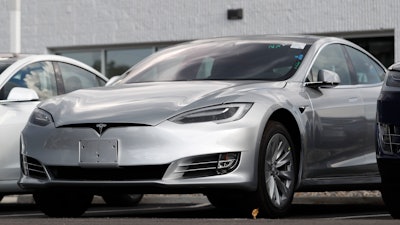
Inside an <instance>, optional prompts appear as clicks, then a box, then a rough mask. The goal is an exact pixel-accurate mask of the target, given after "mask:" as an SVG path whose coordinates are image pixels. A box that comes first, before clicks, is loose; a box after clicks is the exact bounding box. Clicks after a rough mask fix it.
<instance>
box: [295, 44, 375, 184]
mask: <svg viewBox="0 0 400 225" xmlns="http://www.w3.org/2000/svg"><path fill="white" fill-rule="evenodd" d="M320 70H330V71H333V72H335V73H337V74H338V75H339V77H340V80H341V82H340V84H339V85H338V86H335V87H328V88H324V87H319V88H311V87H307V88H306V92H307V94H308V95H309V98H310V102H311V107H312V113H310V114H309V117H310V118H309V121H311V127H310V129H309V130H310V131H311V132H309V133H308V134H307V138H308V139H307V140H308V141H307V143H308V144H307V149H306V150H305V163H306V165H305V168H304V174H303V176H305V178H326V177H341V176H348V175H357V174H359V173H360V169H361V167H362V166H357V164H358V163H359V162H355V161H358V159H359V157H362V155H363V151H364V150H363V149H362V148H363V147H364V146H365V144H364V142H365V141H366V138H368V137H367V136H366V129H367V128H368V125H367V121H366V118H365V115H364V112H365V111H364V104H363V98H362V96H361V92H360V90H359V88H358V87H357V85H356V84H355V78H354V77H353V70H354V69H353V67H352V64H351V62H350V59H349V56H348V54H347V53H346V51H345V49H344V46H343V45H341V44H330V45H327V46H325V47H324V48H323V49H322V50H321V51H320V52H319V54H318V55H317V57H316V59H315V61H314V63H313V65H312V67H311V70H310V74H309V76H308V78H309V79H308V80H310V81H316V79H317V75H316V74H317V73H318V71H320ZM371 138H372V137H371Z"/></svg>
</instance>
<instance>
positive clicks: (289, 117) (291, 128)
mask: <svg viewBox="0 0 400 225" xmlns="http://www.w3.org/2000/svg"><path fill="white" fill-rule="evenodd" d="M271 120H273V121H277V122H280V123H282V124H283V126H284V127H286V129H287V130H288V132H289V134H290V137H291V138H292V141H293V144H294V146H295V149H296V151H295V156H296V161H297V163H296V167H297V168H296V169H297V180H296V183H297V185H296V187H298V184H299V183H300V181H299V180H300V178H301V153H302V141H301V136H302V135H301V132H300V127H299V124H298V122H297V120H296V118H295V116H294V115H293V114H292V113H291V112H290V111H288V110H287V109H283V108H281V109H277V110H276V111H274V112H273V113H272V114H271V116H270V118H269V120H268V121H271ZM267 123H268V122H267Z"/></svg>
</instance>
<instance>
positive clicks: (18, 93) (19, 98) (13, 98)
mask: <svg viewBox="0 0 400 225" xmlns="http://www.w3.org/2000/svg"><path fill="white" fill-rule="evenodd" d="M36 100H39V96H38V94H37V93H36V91H34V90H32V89H29V88H22V87H15V88H13V89H11V91H10V93H9V94H8V97H7V100H6V101H8V102H23V101H36Z"/></svg>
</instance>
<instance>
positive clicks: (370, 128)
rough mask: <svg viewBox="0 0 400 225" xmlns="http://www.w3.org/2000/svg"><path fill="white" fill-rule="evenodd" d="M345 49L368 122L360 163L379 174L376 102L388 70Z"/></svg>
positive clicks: (352, 50) (365, 56) (370, 59)
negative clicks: (376, 143)
mask: <svg viewBox="0 0 400 225" xmlns="http://www.w3.org/2000/svg"><path fill="white" fill-rule="evenodd" d="M345 50H346V52H347V53H348V55H349V58H350V59H351V62H352V66H353V68H354V73H355V78H356V79H355V84H356V85H357V88H358V90H359V91H360V94H361V97H362V99H363V105H364V116H365V121H366V123H367V124H366V129H365V132H364V133H365V134H364V135H365V137H364V138H363V142H362V145H363V146H362V147H361V151H359V154H360V157H359V159H360V161H359V162H358V164H359V165H360V166H362V167H363V170H364V171H365V172H368V173H375V174H376V175H378V167H377V163H376V152H375V124H376V109H377V107H376V104H377V100H378V97H379V94H380V90H381V88H382V82H383V79H384V77H385V72H386V71H385V69H384V67H383V66H382V65H380V64H379V63H378V62H376V61H375V60H374V59H372V58H371V57H369V56H368V55H366V54H364V53H362V52H361V51H359V50H357V49H354V48H352V47H349V46H345ZM361 160H362V161H361ZM353 163H355V162H353Z"/></svg>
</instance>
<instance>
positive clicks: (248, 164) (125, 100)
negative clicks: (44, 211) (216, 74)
mask: <svg viewBox="0 0 400 225" xmlns="http://www.w3.org/2000/svg"><path fill="white" fill-rule="evenodd" d="M288 39H290V38H287V39H285V41H288ZM290 40H293V41H301V40H302V39H296V38H294V39H290ZM312 40H314V39H312ZM315 40H316V41H315V43H314V44H313V45H312V46H311V48H310V50H309V51H308V53H307V55H306V56H305V57H304V59H303V62H302V63H301V65H300V67H299V68H298V70H297V72H296V73H295V74H294V75H293V76H292V77H291V78H289V79H287V80H286V81H249V80H247V81H176V82H173V81H170V82H149V83H137V84H124V85H116V86H109V87H105V88H100V89H89V90H81V91H77V92H74V93H72V94H68V95H66V96H62V97H57V98H53V99H51V100H48V101H46V102H45V103H43V104H41V105H40V106H39V107H40V108H41V109H44V110H46V111H47V112H49V113H51V115H52V116H53V119H54V124H50V125H48V126H46V127H40V126H36V125H34V124H31V123H28V124H27V126H26V127H25V129H24V131H23V133H22V138H23V140H24V143H25V148H23V149H22V154H23V155H26V156H29V157H32V158H35V159H37V160H39V161H40V162H41V163H42V164H43V165H45V166H57V165H58V166H77V167H82V168H83V167H110V168H113V167H115V168H117V167H122V166H141V165H168V169H167V172H166V173H165V174H164V176H163V178H162V179H159V180H132V181H130V180H127V181H108V180H107V181H90V182H89V181H87V182H85V181H76V180H57V179H50V180H39V179H34V178H32V177H27V176H25V175H23V176H22V177H21V180H20V183H21V185H22V186H24V187H36V188H41V187H43V185H48V184H50V185H52V184H58V185H65V184H69V185H75V186H80V185H99V184H108V185H111V186H116V187H118V186H120V185H122V184H125V185H132V187H135V185H144V186H149V187H156V186H157V185H160V184H161V185H165V187H180V188H187V187H188V188H196V187H197V188H213V187H227V188H229V187H235V188H241V189H245V190H255V189H256V187H257V185H256V184H257V182H258V181H257V172H256V171H257V168H258V166H257V163H258V154H259V147H260V142H261V138H262V133H263V131H264V128H265V126H266V123H267V122H268V121H269V120H270V119H271V116H274V118H275V119H278V120H282V122H287V121H284V120H283V119H282V118H281V117H280V114H274V113H275V112H278V111H279V110H281V111H279V112H288V114H289V115H290V116H291V117H292V118H293V119H294V121H295V122H296V124H293V127H292V128H293V129H294V130H295V129H297V130H298V131H299V140H300V142H299V143H298V145H297V146H298V147H299V148H298V149H295V151H298V153H299V158H300V162H299V174H298V175H299V179H298V183H297V186H296V187H297V189H304V188H309V187H310V186H312V188H313V189H319V190H325V188H326V187H327V186H332V185H337V186H339V185H347V186H348V185H352V184H360V182H361V180H359V179H356V178H359V177H364V178H366V179H365V180H362V182H364V181H365V183H364V184H366V185H367V184H378V183H379V182H380V178H379V175H378V171H377V168H376V165H375V161H374V160H373V159H371V156H372V155H371V152H374V147H373V144H371V143H372V139H373V137H374V136H373V135H371V131H373V129H374V128H373V122H372V121H373V117H372V115H373V114H374V113H375V111H374V110H375V109H374V106H375V105H376V99H377V97H378V94H379V88H378V87H379V86H380V85H381V83H378V84H375V85H348V86H347V85H339V86H336V87H330V88H309V87H306V85H305V82H306V76H307V74H308V73H309V71H310V67H311V66H312V64H313V62H314V60H315V58H316V57H317V55H318V53H319V52H320V50H321V48H323V47H325V46H326V45H328V44H331V43H340V44H343V45H346V46H351V47H353V48H356V49H358V50H360V51H362V52H364V53H365V54H367V55H369V54H368V53H366V52H365V51H363V50H361V49H360V48H359V47H357V46H355V45H353V44H351V43H349V42H347V41H344V40H341V39H336V38H321V39H315ZM370 57H371V56H370ZM371 58H372V57H371ZM378 64H379V63H378ZM382 69H383V68H382ZM383 70H384V69H383ZM241 102H245V103H246V102H249V103H253V105H252V107H251V108H250V110H249V111H248V113H247V114H246V115H245V116H244V117H243V118H242V119H240V120H237V121H233V122H229V123H222V124H218V123H214V122H204V123H189V124H176V123H173V122H171V121H169V120H168V119H170V118H172V117H174V116H176V115H179V114H181V113H183V112H187V111H189V110H193V109H199V108H203V107H207V106H214V105H219V104H224V103H241ZM92 123H93V124H107V125H109V124H112V123H118V124H128V125H127V126H118V127H112V128H108V129H106V130H105V131H103V132H102V133H101V135H100V134H99V132H96V130H94V129H92V128H89V127H81V128H77V127H73V125H77V124H92ZM292 139H294V137H292ZM95 140H114V141H117V143H118V153H117V155H118V156H117V159H116V161H117V162H116V163H110V164H104V163H100V162H99V163H97V164H96V163H92V164H91V165H89V164H80V163H79V160H78V159H79V148H80V147H79V143H80V142H81V143H82V141H83V142H92V141H93V142H94V141H95ZM226 152H241V158H240V163H239V165H238V167H237V169H236V170H234V171H233V172H231V173H229V174H225V175H221V176H208V177H198V178H186V179H184V178H182V177H179V176H178V175H177V174H176V173H175V172H176V171H175V169H176V168H177V167H178V165H179V164H180V163H181V162H184V161H185V160H186V159H188V158H191V157H196V156H200V155H208V154H214V153H226ZM112 159H113V158H112ZM93 162H94V161H93ZM284 162H286V161H284ZM275 168H276V167H275ZM275 171H276V170H275ZM277 172H284V171H277ZM293 180H294V177H293V175H288V176H285V180H284V181H283V182H282V185H278V184H277V183H275V184H274V183H273V182H268V183H267V186H269V187H271V189H270V196H278V193H284V192H282V190H283V189H282V187H283V186H284V185H286V184H285V183H286V182H292V181H293ZM362 182H361V183H362ZM279 187H281V188H279ZM284 199H285V196H284V195H279V198H276V201H275V204H277V205H279V204H280V202H281V201H284Z"/></svg>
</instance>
